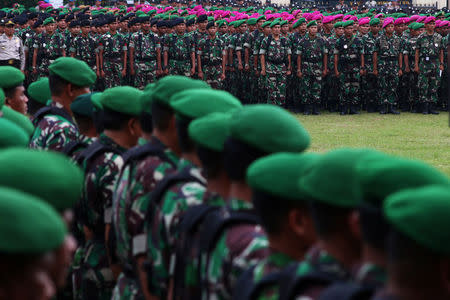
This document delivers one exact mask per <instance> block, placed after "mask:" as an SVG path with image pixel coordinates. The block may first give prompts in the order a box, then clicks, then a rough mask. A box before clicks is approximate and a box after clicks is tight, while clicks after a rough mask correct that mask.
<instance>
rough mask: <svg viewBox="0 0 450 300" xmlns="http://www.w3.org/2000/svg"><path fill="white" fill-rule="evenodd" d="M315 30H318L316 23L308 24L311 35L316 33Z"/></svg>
mask: <svg viewBox="0 0 450 300" xmlns="http://www.w3.org/2000/svg"><path fill="white" fill-rule="evenodd" d="M317 30H318V28H317V26H316V25H313V26H309V28H308V33H309V34H310V35H312V36H315V35H316V34H317Z"/></svg>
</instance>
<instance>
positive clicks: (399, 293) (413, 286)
mask: <svg viewBox="0 0 450 300" xmlns="http://www.w3.org/2000/svg"><path fill="white" fill-rule="evenodd" d="M417 272H420V270H417ZM388 277H389V282H388V283H387V288H386V290H387V292H388V294H389V295H393V296H395V297H396V299H400V300H403V299H404V300H429V299H433V300H445V299H449V297H450V295H449V294H448V293H445V290H446V289H445V288H444V287H442V286H441V285H440V284H439V283H436V282H431V281H432V280H426V279H425V281H420V282H416V283H412V282H409V283H407V282H404V283H403V284H402V283H399V282H398V281H397V280H396V278H395V276H391V274H390V273H389V275H388ZM422 277H423V276H420V278H422ZM431 278H433V279H436V276H431ZM434 281H438V280H434ZM428 283H429V284H428Z"/></svg>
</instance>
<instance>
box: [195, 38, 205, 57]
mask: <svg viewBox="0 0 450 300" xmlns="http://www.w3.org/2000/svg"><path fill="white" fill-rule="evenodd" d="M204 44H205V42H204V40H200V41H199V42H198V46H197V54H199V55H202V51H203V47H204Z"/></svg>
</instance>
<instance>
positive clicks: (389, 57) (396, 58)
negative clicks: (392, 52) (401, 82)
mask: <svg viewBox="0 0 450 300" xmlns="http://www.w3.org/2000/svg"><path fill="white" fill-rule="evenodd" d="M380 60H385V61H396V60H398V57H391V56H385V57H383V56H380Z"/></svg>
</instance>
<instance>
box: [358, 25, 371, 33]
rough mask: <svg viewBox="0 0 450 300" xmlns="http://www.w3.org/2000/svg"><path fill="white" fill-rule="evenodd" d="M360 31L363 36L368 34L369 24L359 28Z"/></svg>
mask: <svg viewBox="0 0 450 300" xmlns="http://www.w3.org/2000/svg"><path fill="white" fill-rule="evenodd" d="M359 31H361V33H362V34H367V33H368V32H369V24H364V25H361V26H359Z"/></svg>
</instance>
